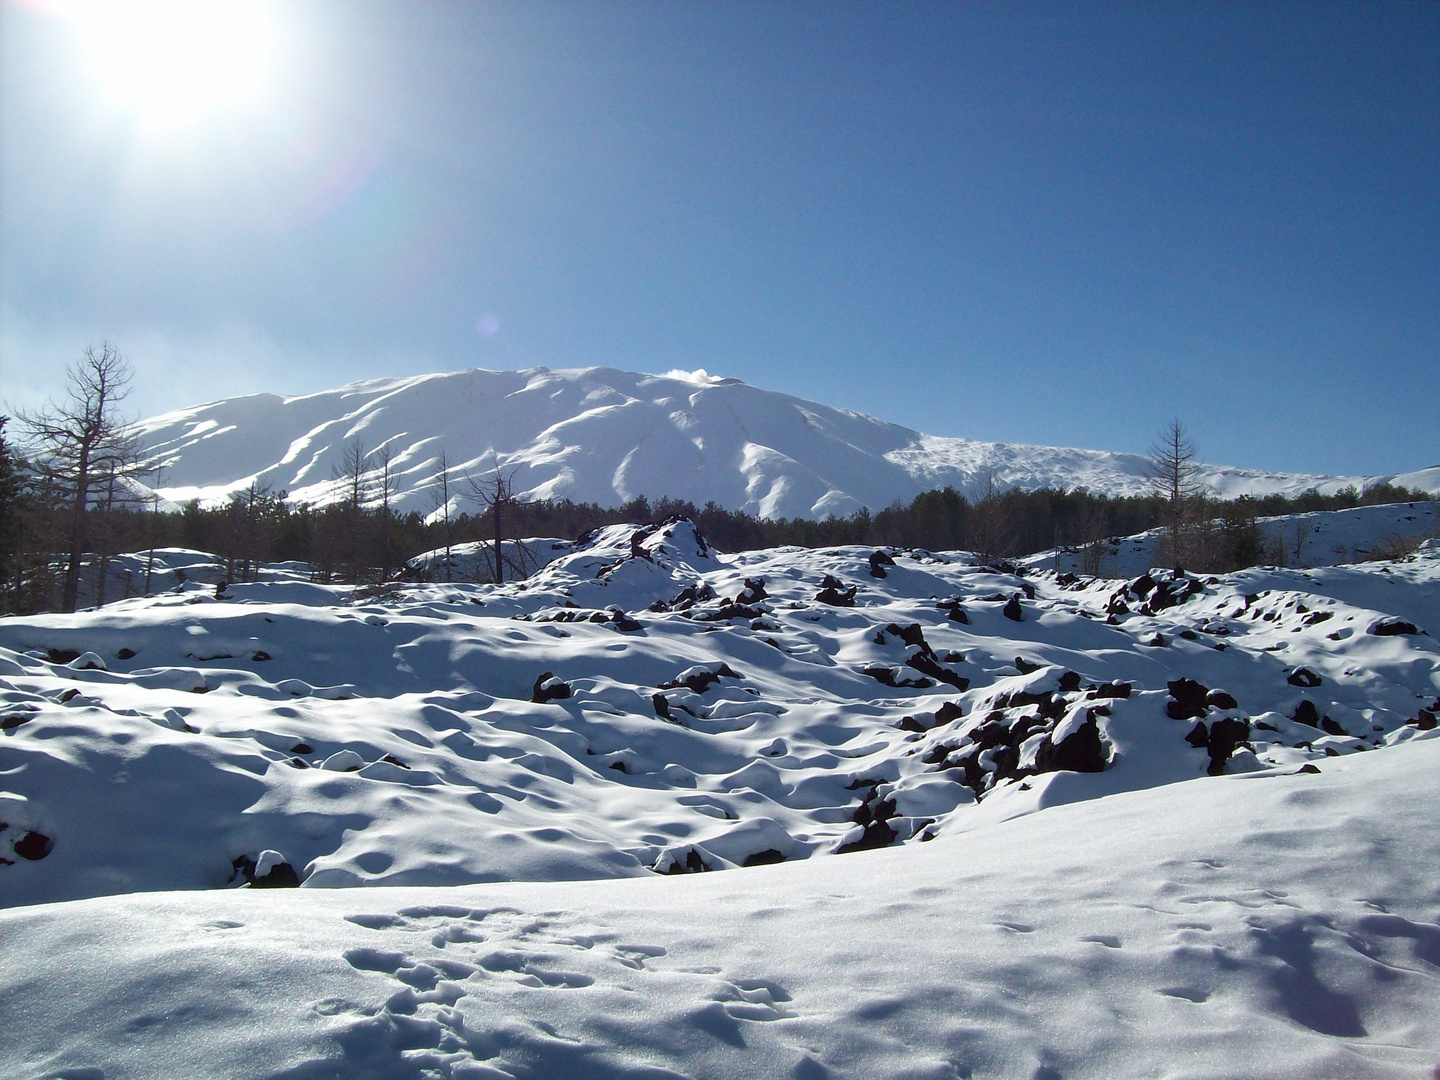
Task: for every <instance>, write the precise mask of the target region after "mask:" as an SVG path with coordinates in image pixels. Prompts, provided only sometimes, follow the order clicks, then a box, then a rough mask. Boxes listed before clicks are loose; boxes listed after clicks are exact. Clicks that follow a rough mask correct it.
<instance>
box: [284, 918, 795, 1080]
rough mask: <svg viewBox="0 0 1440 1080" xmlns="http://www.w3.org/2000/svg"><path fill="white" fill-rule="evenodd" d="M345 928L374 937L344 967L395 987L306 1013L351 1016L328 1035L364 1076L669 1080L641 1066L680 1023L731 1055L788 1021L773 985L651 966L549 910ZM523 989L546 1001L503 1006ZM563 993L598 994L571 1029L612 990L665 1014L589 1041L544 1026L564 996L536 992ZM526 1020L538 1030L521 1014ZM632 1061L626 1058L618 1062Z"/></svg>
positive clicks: (658, 950)
mask: <svg viewBox="0 0 1440 1080" xmlns="http://www.w3.org/2000/svg"><path fill="white" fill-rule="evenodd" d="M346 918H347V920H348V921H349V922H352V923H354V924H355V925H356V926H360V927H364V928H365V929H367V930H371V931H373V932H375V933H377V934H380V935H383V937H382V938H381V939H379V940H378V941H377V942H376V944H374V945H365V946H358V947H355V948H351V949H347V950H346V951H345V952H344V953H343V956H344V959H345V960H346V962H347V963H349V964H350V966H351V967H353V968H354V969H355V970H357V971H363V972H373V973H375V974H379V975H384V976H386V977H388V978H389V979H391V980H393V983H394V984H395V989H394V991H393V992H392V993H391V994H390V996H389V997H388V998H387V999H386V1000H385V1002H384V1004H383V1005H381V1006H380V1007H378V1008H377V1007H374V1006H370V1007H362V1006H358V1005H356V1004H354V1003H353V1002H349V1001H346V1000H342V999H339V998H333V999H330V998H327V999H325V1000H324V1001H319V1002H316V1003H314V1004H313V1005H312V1006H311V1008H312V1009H313V1010H314V1011H315V1012H317V1013H319V1014H320V1015H324V1016H341V1015H343V1014H355V1015H357V1016H358V1017H359V1018H358V1019H357V1020H355V1021H354V1022H353V1023H352V1025H351V1026H350V1027H349V1028H346V1029H344V1030H342V1031H341V1032H339V1033H338V1034H337V1036H336V1038H337V1039H338V1041H339V1043H340V1045H341V1048H342V1052H343V1053H344V1054H345V1055H346V1057H353V1058H355V1060H356V1063H357V1064H364V1065H365V1067H366V1068H367V1069H380V1071H384V1069H383V1068H381V1066H382V1065H388V1066H392V1067H393V1068H397V1069H398V1068H401V1067H402V1065H403V1067H404V1068H410V1069H423V1070H433V1071H434V1072H435V1073H436V1074H437V1075H444V1076H451V1075H454V1076H459V1075H466V1076H470V1075H475V1076H493V1077H504V1076H511V1075H514V1072H515V1071H519V1072H520V1073H522V1074H524V1075H550V1074H552V1073H553V1074H554V1075H585V1076H593V1077H597V1078H604V1077H616V1078H618V1077H622V1076H623V1077H638V1076H647V1077H655V1078H657V1080H658V1078H660V1077H677V1076H679V1074H678V1073H672V1072H669V1071H668V1070H664V1069H657V1068H655V1067H654V1066H653V1065H651V1064H650V1063H649V1062H650V1061H653V1059H654V1056H655V1052H656V1051H657V1050H660V1051H663V1050H664V1049H665V1046H666V1045H667V1044H665V1043H664V1041H663V1039H662V1038H661V1036H662V1035H663V1032H661V1029H664V1028H666V1027H673V1026H674V1025H675V1023H680V1024H682V1025H687V1026H689V1027H691V1028H693V1029H694V1030H696V1031H698V1032H703V1033H706V1034H708V1035H710V1036H711V1037H713V1038H716V1039H718V1040H720V1041H722V1042H724V1043H727V1044H729V1045H732V1046H739V1047H743V1046H745V1045H747V1043H746V1038H745V1034H744V1031H745V1028H744V1026H743V1025H744V1024H746V1023H754V1022H769V1021H774V1020H783V1019H788V1018H791V1017H794V1016H796V1015H797V1014H796V1013H795V1012H794V1011H792V1010H791V1009H790V1008H789V1007H788V1005H789V1003H790V1002H791V1000H792V999H791V995H790V993H789V991H788V990H786V989H785V987H783V986H781V985H780V984H779V983H776V982H774V981H771V980H768V979H754V978H730V977H726V976H725V975H724V974H723V973H721V972H719V971H718V970H714V969H707V970H704V971H701V970H686V969H683V968H679V967H672V966H668V965H667V966H665V967H656V966H655V961H657V960H659V959H661V958H663V957H666V956H668V953H667V950H666V949H664V948H663V947H661V946H658V945H647V944H639V943H634V942H627V941H623V940H621V939H620V937H619V935H617V934H614V933H611V932H609V931H608V930H607V929H605V928H603V927H596V926H594V925H589V924H582V923H580V922H579V920H576V919H574V918H572V917H570V916H568V915H566V914H564V913H561V912H547V913H542V914H529V913H524V912H520V911H517V910H516V909H514V908H503V907H502V908H468V907H461V906H455V905H429V906H422V907H411V908H402V909H401V910H399V911H398V912H395V913H394V914H389V913H385V914H357V915H350V916H346ZM526 991H530V992H534V993H538V994H542V995H546V997H544V998H534V999H532V998H529V997H524V996H521V997H517V996H515V995H516V993H517V992H518V993H521V994H524V993H525V992H526ZM576 991H580V992H587V991H588V992H589V993H591V994H597V995H600V996H599V997H586V998H584V1001H585V1002H586V1004H585V1005H584V1006H582V1007H581V1010H580V1012H579V1013H577V1014H575V1015H576V1016H577V1017H583V1018H584V1019H579V1018H577V1019H576V1020H575V1021H574V1024H575V1025H576V1026H577V1027H579V1028H585V1027H588V1026H591V1025H589V1024H588V1022H587V1021H588V1020H589V1019H590V1018H592V1017H594V1016H595V1010H596V1005H597V1004H599V1003H602V1002H605V1001H606V1000H613V998H612V997H609V996H610V995H614V994H615V993H617V992H620V993H622V994H623V995H624V996H625V997H627V998H628V997H629V996H630V994H633V993H635V992H636V991H648V992H649V993H650V994H651V995H652V996H654V997H656V998H658V999H659V1000H662V1001H666V1002H668V1003H673V1007H674V1010H675V1012H674V1017H673V1019H672V1020H671V1021H670V1022H669V1024H663V1023H662V1024H658V1025H657V1024H656V1022H655V1018H654V1017H653V1016H651V1015H650V1014H649V1012H648V1011H647V1012H646V1013H645V1015H644V1016H637V1017H636V1018H635V1019H633V1020H630V1019H629V1018H624V1012H623V1011H622V1012H621V1013H620V1014H617V1015H615V1016H604V1017H603V1021H604V1025H606V1027H605V1028H604V1030H605V1034H603V1035H601V1036H600V1040H599V1041H588V1040H587V1039H585V1038H582V1037H578V1036H576V1035H574V1034H573V1033H571V1034H566V1033H562V1032H561V1030H560V1028H559V1027H557V1026H555V1025H556V1023H557V1022H558V1021H556V1019H555V1017H556V1016H557V1008H558V1015H560V1016H563V1015H565V1012H564V1007H563V1005H561V1004H560V1003H561V1001H562V1000H563V999H560V998H553V999H552V998H550V997H549V996H548V995H549V994H551V993H563V994H565V995H567V997H568V994H569V993H572V992H576ZM467 1001H468V1002H471V1003H472V1004H471V1005H468V1006H467V1005H466V1002H467ZM532 1001H533V1002H534V1005H533V1006H532V1005H529V1003H530V1002H532ZM687 1002H688V1003H687ZM467 1008H468V1009H469V1011H470V1012H471V1014H472V1015H474V1016H476V1017H484V1018H485V1019H484V1026H483V1029H482V1028H477V1027H474V1026H471V1023H470V1021H468V1020H467V1018H466V1010H467ZM532 1009H536V1010H543V1012H544V1015H545V1016H547V1017H548V1018H549V1019H548V1020H546V1021H542V1020H541V1019H540V1018H539V1017H535V1016H528V1015H526V1014H527V1013H530V1012H531V1011H532ZM616 1024H619V1025H622V1026H634V1027H635V1031H634V1032H630V1033H629V1034H627V1035H623V1036H620V1037H617V1033H616V1032H613V1031H611V1030H609V1027H610V1026H613V1025H616ZM657 1032H659V1034H657ZM657 1040H659V1041H657ZM652 1042H654V1043H655V1045H653V1046H651V1045H648V1044H650V1043H652ZM631 1056H634V1057H635V1060H634V1061H628V1060H623V1059H628V1058H629V1057H631ZM482 1062H483V1064H482ZM512 1062H513V1063H512ZM427 1075H428V1073H427Z"/></svg>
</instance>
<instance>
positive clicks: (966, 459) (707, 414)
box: [136, 368, 1440, 517]
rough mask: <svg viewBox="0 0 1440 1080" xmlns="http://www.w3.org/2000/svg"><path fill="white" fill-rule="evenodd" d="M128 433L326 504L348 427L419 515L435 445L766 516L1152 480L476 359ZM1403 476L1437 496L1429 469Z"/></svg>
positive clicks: (179, 478)
mask: <svg viewBox="0 0 1440 1080" xmlns="http://www.w3.org/2000/svg"><path fill="white" fill-rule="evenodd" d="M136 430H137V432H138V434H139V435H140V437H141V440H142V442H143V444H144V446H145V447H146V448H147V449H148V450H149V451H150V453H151V454H152V455H153V457H154V459H155V460H156V461H157V462H164V463H167V468H166V471H165V473H164V475H163V479H162V488H161V490H162V492H163V493H164V495H165V497H166V498H168V499H170V500H172V501H175V502H180V501H184V500H187V499H190V498H199V499H201V500H209V501H213V500H218V499H223V498H224V497H225V495H226V493H227V492H229V491H233V490H237V489H241V488H244V487H247V486H248V485H249V484H250V483H251V482H252V481H258V482H260V483H262V484H268V485H269V486H270V487H271V488H273V489H274V490H277V491H278V490H285V491H288V492H289V493H290V495H291V497H292V498H294V499H297V500H305V501H310V502H314V503H323V502H326V501H329V500H330V499H331V498H333V497H334V492H333V491H332V488H333V487H334V481H333V473H334V470H335V468H336V467H337V466H338V465H339V464H340V462H341V459H342V454H343V447H344V445H345V444H346V443H347V442H348V441H349V440H352V439H356V438H358V439H360V440H362V442H363V443H364V446H365V448H366V449H367V450H375V449H377V448H379V447H381V446H388V447H389V448H390V450H391V452H392V456H393V467H394V468H395V469H396V471H397V474H398V475H397V479H398V483H399V488H400V496H399V501H398V505H399V507H400V508H401V509H402V510H406V511H408V510H419V511H421V512H423V513H428V512H430V511H431V510H432V509H433V507H434V506H435V503H434V500H433V498H432V486H433V484H434V478H435V476H436V474H437V470H438V456H439V454H440V452H441V451H442V450H444V451H445V453H446V454H447V455H448V458H449V460H450V462H451V463H452V465H455V466H457V467H459V468H460V469H461V470H465V469H468V470H470V471H472V472H484V471H487V470H491V469H493V468H495V467H496V466H497V465H498V466H499V467H500V468H502V469H504V470H506V471H507V472H509V471H514V473H515V480H516V483H517V486H518V488H519V489H520V490H521V491H523V492H525V493H526V495H527V496H528V497H532V498H545V497H550V496H554V497H566V498H571V499H574V500H576V501H582V502H595V503H599V504H601V505H604V506H614V505H618V504H620V503H622V502H624V501H626V500H629V499H632V498H634V497H636V496H639V495H644V496H646V497H648V498H651V499H657V498H660V497H662V496H671V497H676V498H684V499H689V500H691V501H692V502H694V503H695V504H696V505H704V504H705V503H706V502H708V501H712V500H713V501H714V502H716V503H717V504H719V505H721V506H724V507H726V508H729V509H737V510H746V511H748V512H750V513H754V514H759V515H763V516H767V517H823V516H825V515H827V514H835V515H837V516H844V515H847V514H850V513H852V512H854V511H855V510H858V509H860V507H862V506H869V507H870V508H871V509H872V510H874V509H880V508H882V507H885V506H889V505H890V504H891V503H892V502H893V501H895V500H896V499H897V498H898V499H903V500H906V501H909V500H910V499H911V498H913V497H914V496H915V495H916V494H918V493H920V492H921V491H924V490H927V489H930V488H935V487H943V486H945V485H947V484H949V485H953V486H955V487H957V488H959V489H961V490H972V489H973V488H974V487H975V486H976V484H977V483H978V482H979V481H980V480H981V479H982V478H983V477H986V476H988V475H992V474H993V478H994V480H995V482H996V483H997V484H999V485H1000V486H1002V487H1012V486H1019V487H1024V488H1033V487H1039V486H1043V485H1050V486H1058V487H1064V488H1074V487H1080V486H1084V487H1087V488H1089V489H1090V490H1092V491H1096V492H1108V493H1113V494H1130V493H1139V492H1143V491H1144V490H1146V481H1145V466H1146V461H1145V459H1144V458H1142V457H1138V456H1136V455H1133V454H1114V453H1107V452H1103V451H1095V450H1069V449H1057V448H1052V447H1038V446H1024V445H1018V444H1006V443H984V442H974V441H971V440H968V439H956V438H941V437H937V436H930V435H922V434H921V433H919V432H916V431H911V430H910V429H908V428H903V427H900V426H898V425H895V424H888V423H884V422H882V421H880V420H876V419H874V418H872V417H868V416H863V415H861V414H859V413H854V412H849V411H846V410H841V409H832V408H829V407H827V406H824V405H818V404H815V403H814V402H808V401H803V400H801V399H799V398H794V397H789V396H787V395H784V394H777V393H772V392H769V391H765V390H760V389H757V388H755V387H752V386H747V385H745V384H744V383H741V382H739V381H738V380H735V379H718V378H713V377H711V376H708V375H706V374H705V373H704V372H697V373H694V374H686V373H672V374H671V375H668V376H653V375H636V374H631V373H627V372H621V371H616V370H613V369H609V368H585V369H575V370H563V371H562V370H557V371H552V370H549V369H546V368H534V369H531V370H528V371H518V372H516V371H510V372H495V371H481V370H471V371H462V372H453V373H450V374H440V375H426V376H419V377H415V378H407V379H390V380H376V381H370V382H360V383H354V384H351V385H349V386H345V387H341V388H339V389H336V390H331V391H326V392H324V393H320V394H311V395H307V396H305V397H296V398H282V397H277V396H275V395H268V394H262V395H256V396H252V397H243V398H232V399H229V400H226V401H220V402H214V403H211V404H208V405H200V406H197V407H195V408H190V409H182V410H180V411H177V412H172V413H167V414H165V415H163V416H158V417H154V418H152V419H149V420H145V421H142V422H141V423H140V424H139V425H138V426H137V428H136ZM1430 472H1434V470H1430ZM1201 479H1202V480H1203V482H1204V483H1205V485H1206V486H1207V487H1208V488H1209V489H1210V490H1211V491H1212V492H1214V493H1215V494H1218V495H1226V496H1230V495H1238V494H1243V493H1253V494H1259V493H1266V492H1276V491H1279V492H1288V493H1298V492H1300V491H1302V490H1304V489H1306V488H1309V487H1318V488H1320V489H1321V490H1322V491H1331V490H1336V489H1338V488H1340V487H1342V486H1344V485H1345V484H1348V483H1355V484H1363V483H1365V482H1366V480H1367V478H1363V477H1325V476H1308V475H1296V474H1271V473H1261V472H1256V471H1253V470H1246V469H1238V468H1229V467H1224V466H1205V467H1204V469H1203V470H1202V474H1201ZM1369 479H1375V478H1369ZM1407 482H1413V483H1417V484H1420V485H1421V486H1426V485H1428V486H1429V487H1431V488H1436V489H1440V473H1437V474H1436V475H1430V474H1429V473H1425V474H1415V475H1414V476H1413V477H1411V478H1410V479H1409V480H1408V481H1407ZM462 493H463V484H459V485H456V486H455V489H454V490H452V495H453V496H454V497H455V498H456V499H457V500H458V499H459V497H460V496H461V494H462Z"/></svg>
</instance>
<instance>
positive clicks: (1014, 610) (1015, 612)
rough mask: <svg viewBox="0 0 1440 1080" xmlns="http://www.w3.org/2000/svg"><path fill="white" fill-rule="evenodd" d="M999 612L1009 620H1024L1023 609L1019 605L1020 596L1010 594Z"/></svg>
mask: <svg viewBox="0 0 1440 1080" xmlns="http://www.w3.org/2000/svg"><path fill="white" fill-rule="evenodd" d="M1000 613H1001V614H1002V615H1004V616H1005V617H1006V618H1007V619H1009V620H1010V621H1011V622H1024V621H1025V609H1024V608H1023V607H1021V606H1020V598H1019V597H1018V596H1012V597H1011V598H1010V599H1009V600H1008V601H1006V603H1005V606H1004V608H1002V609H1001V612H1000Z"/></svg>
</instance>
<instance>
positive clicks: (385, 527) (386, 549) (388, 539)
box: [371, 442, 399, 581]
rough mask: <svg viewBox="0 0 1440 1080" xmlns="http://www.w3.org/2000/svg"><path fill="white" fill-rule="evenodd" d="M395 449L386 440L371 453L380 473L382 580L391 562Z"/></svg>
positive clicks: (397, 486) (395, 492) (384, 578)
mask: <svg viewBox="0 0 1440 1080" xmlns="http://www.w3.org/2000/svg"><path fill="white" fill-rule="evenodd" d="M394 455H395V451H394V449H393V448H392V447H391V445H390V444H389V443H388V442H385V443H381V444H380V446H379V448H377V449H376V451H375V453H374V454H373V455H371V456H372V457H374V458H375V459H376V460H377V461H379V463H380V465H379V469H378V470H377V471H378V472H379V473H380V475H379V477H378V478H377V479H378V481H379V486H378V493H379V498H380V506H379V509H378V513H379V526H380V577H381V580H382V581H388V580H389V579H390V563H391V562H392V548H393V546H394V545H393V539H394V538H393V533H394V528H393V526H394V517H393V515H392V513H391V509H390V502H391V500H392V499H394V498H395V496H396V494H397V493H398V492H399V483H398V482H397V480H396V478H395V465H394Z"/></svg>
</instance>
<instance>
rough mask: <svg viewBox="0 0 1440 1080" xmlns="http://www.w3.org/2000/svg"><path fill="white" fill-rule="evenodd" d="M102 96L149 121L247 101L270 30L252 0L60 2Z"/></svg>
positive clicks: (195, 115) (196, 115)
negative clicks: (79, 37) (77, 33)
mask: <svg viewBox="0 0 1440 1080" xmlns="http://www.w3.org/2000/svg"><path fill="white" fill-rule="evenodd" d="M65 14H67V15H68V16H69V17H70V18H71V19H72V20H73V21H74V23H75V24H76V26H77V27H78V28H79V30H80V32H81V35H82V37H83V39H84V44H85V51H86V53H87V62H88V65H89V70H90V72H91V73H92V75H93V76H94V78H95V79H96V80H97V82H98V84H99V87H100V89H101V93H102V94H103V95H104V97H105V98H106V100H107V101H108V102H109V103H112V104H115V105H117V106H121V107H124V108H127V109H130V110H133V111H134V112H135V114H136V115H137V117H138V118H139V119H140V120H141V121H142V122H144V123H146V124H149V125H170V124H174V123H184V122H187V121H194V120H197V119H200V118H202V117H205V116H207V115H211V114H214V113H215V112H217V111H223V110H227V109H235V108H241V107H244V106H247V105H249V104H252V103H254V102H255V101H256V100H257V99H258V98H259V97H260V96H261V94H262V92H263V90H264V89H265V87H266V83H267V75H268V74H269V68H270V63H271V54H272V52H273V47H272V33H271V25H270V21H271V20H270V12H269V10H268V7H267V5H265V4H263V3H258V2H254V0H249V2H247V0H76V2H74V3H71V4H67V5H65Z"/></svg>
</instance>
